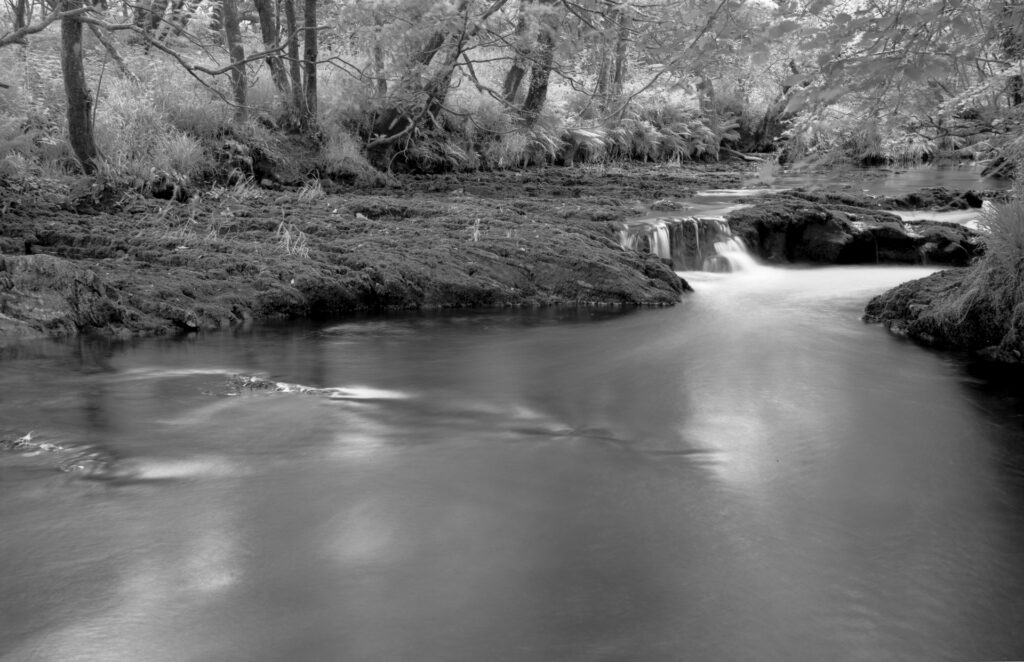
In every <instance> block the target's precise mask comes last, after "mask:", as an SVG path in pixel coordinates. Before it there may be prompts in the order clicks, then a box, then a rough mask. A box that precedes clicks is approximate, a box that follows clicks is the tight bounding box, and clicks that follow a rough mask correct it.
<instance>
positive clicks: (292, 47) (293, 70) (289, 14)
mask: <svg viewBox="0 0 1024 662" xmlns="http://www.w3.org/2000/svg"><path fill="white" fill-rule="evenodd" d="M283 4H284V24H285V27H286V29H287V30H288V77H289V78H290V79H291V83H290V87H291V91H292V99H291V109H292V112H291V114H292V116H293V118H292V119H293V121H294V122H295V123H297V124H299V123H301V120H300V118H301V117H302V106H303V94H302V61H301V60H300V59H299V19H298V17H297V16H296V13H295V0H283Z"/></svg>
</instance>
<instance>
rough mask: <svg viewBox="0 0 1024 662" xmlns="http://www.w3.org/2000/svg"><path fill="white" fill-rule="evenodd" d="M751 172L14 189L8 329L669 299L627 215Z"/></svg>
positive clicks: (128, 328)
mask: <svg viewBox="0 0 1024 662" xmlns="http://www.w3.org/2000/svg"><path fill="white" fill-rule="evenodd" d="M736 179H737V175H736V174H735V173H730V172H729V171H728V170H726V169H724V168H718V167H717V166H709V167H693V168H687V169H682V168H669V167H666V168H657V169H651V168H645V169H642V170H641V169H635V170H625V169H619V168H584V169H567V168H550V169H544V170H534V171H529V172H525V173H523V172H503V173H487V174H482V175H462V176H458V177H455V176H453V177H448V178H446V177H429V178H422V179H417V178H412V177H409V178H406V179H403V180H398V181H395V182H393V185H392V186H390V187H387V188H384V189H363V190H354V189H353V190H337V191H332V192H330V193H325V192H324V191H323V190H322V189H319V188H312V187H307V188H305V189H302V190H293V191H271V190H265V189H259V188H255V187H252V186H239V187H234V188H230V187H229V188H215V189H211V190H208V191H205V192H202V193H200V194H199V195H195V196H193V197H192V198H191V199H190V200H189V201H188V202H185V203H179V202H175V201H162V200H153V199H145V198H139V197H130V198H126V199H123V200H120V201H114V202H113V203H111V202H109V201H108V202H107V203H106V204H103V205H100V206H99V207H98V208H97V207H95V206H94V205H93V204H91V202H89V201H88V200H84V202H83V200H82V199H79V200H77V201H70V202H69V201H68V200H64V201H62V202H60V204H56V203H55V204H52V205H46V204H38V203H37V204H18V203H17V202H15V203H14V204H8V205H7V206H6V209H5V211H4V213H3V215H2V216H0V253H2V255H0V338H7V339H10V338H20V337H33V336H61V335H71V334H76V333H83V332H84V333H102V334H112V335H120V336H130V335H145V334H154V333H169V332H178V331H188V330H195V329H218V328H226V327H230V326H232V325H235V324H239V323H243V322H246V321H251V320H261V319H271V318H297V317H311V316H329V315H335V314H341V313H346V312H353V311H366V310H388V309H414V308H443V307H501V306H541V305H559V304H570V305H628V306H633V305H671V304H674V303H675V302H677V301H678V300H679V297H680V295H681V294H682V292H683V291H684V289H685V287H686V286H685V283H684V282H683V281H682V280H681V279H680V278H679V277H678V276H677V275H676V274H675V273H674V272H673V271H672V270H671V269H670V268H669V267H667V266H666V265H664V264H663V263H662V262H661V261H660V260H658V259H657V258H656V257H654V256H651V255H646V254H639V253H636V252H633V251H625V250H623V249H621V248H620V247H619V245H618V242H617V241H616V234H615V233H616V229H617V223H618V222H619V221H621V220H622V219H624V218H626V217H627V216H629V215H631V214H634V213H637V212H638V211H640V210H642V209H643V208H644V206H645V205H647V204H650V203H651V202H653V201H655V200H658V199H665V198H669V199H683V198H686V197H687V196H689V195H691V194H692V191H693V190H694V189H695V188H698V187H707V186H714V185H727V184H735V183H736Z"/></svg>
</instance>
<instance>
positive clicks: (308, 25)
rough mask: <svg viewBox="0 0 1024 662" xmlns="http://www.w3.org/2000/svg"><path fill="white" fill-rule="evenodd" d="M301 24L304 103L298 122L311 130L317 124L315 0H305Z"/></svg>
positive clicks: (304, 129) (308, 130)
mask: <svg viewBox="0 0 1024 662" xmlns="http://www.w3.org/2000/svg"><path fill="white" fill-rule="evenodd" d="M302 25H303V40H302V42H303V55H302V66H303V69H302V73H303V78H302V92H303V102H304V103H303V108H302V115H301V121H300V123H301V126H302V130H303V131H306V132H313V131H315V130H316V125H317V89H316V87H317V85H316V83H317V80H316V65H317V57H318V55H319V53H318V49H317V35H316V31H317V26H316V0H306V2H305V6H304V12H303V24H302Z"/></svg>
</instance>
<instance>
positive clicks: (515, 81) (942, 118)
mask: <svg viewBox="0 0 1024 662" xmlns="http://www.w3.org/2000/svg"><path fill="white" fill-rule="evenodd" d="M0 25H2V27H0V60H2V61H3V64H4V65H5V66H4V68H3V71H4V72H5V73H3V74H0V85H3V87H2V88H0V159H6V162H7V165H6V166H4V168H6V170H12V169H17V168H18V167H20V168H24V167H27V166H26V164H25V163H22V161H18V159H22V160H25V159H27V160H28V161H31V160H33V159H35V160H37V161H38V160H45V159H50V160H51V161H52V160H53V159H54V153H59V152H60V148H59V147H60V145H67V146H68V147H69V148H70V151H71V153H70V154H65V157H64V162H65V164H67V167H71V166H72V165H77V167H79V168H82V169H83V170H85V171H86V172H94V171H100V172H105V173H107V174H108V175H110V176H114V175H118V176H123V177H129V178H131V179H133V181H134V180H139V179H141V180H143V181H144V182H145V185H152V180H153V179H154V178H157V179H160V178H164V179H167V178H171V179H174V178H188V177H195V176H202V172H201V171H202V169H203V168H202V166H201V165H200V164H199V163H198V161H200V160H201V159H200V155H201V154H203V153H209V152H210V150H211V149H212V150H214V151H217V150H219V151H220V152H225V154H221V157H222V160H224V161H225V162H228V163H233V162H232V159H235V160H236V161H238V163H237V164H236V165H238V164H241V166H244V167H241V168H240V169H241V170H243V171H245V170H246V169H247V170H248V175H250V176H258V175H259V173H258V172H256V170H258V168H256V167H255V166H254V164H255V163H257V162H258V161H259V159H260V158H263V157H267V158H272V157H273V154H274V140H273V138H272V136H273V135H275V134H290V135H293V136H297V137H301V138H303V139H305V140H308V141H311V142H313V143H315V144H317V145H319V146H320V148H321V153H322V154H323V155H324V157H323V159H322V161H321V162H320V163H318V164H316V166H315V168H314V170H315V171H316V172H315V174H316V175H318V176H332V175H333V174H339V173H341V174H344V172H345V171H349V173H350V174H351V171H353V170H355V171H358V170H359V169H360V168H364V169H365V168H368V167H369V164H368V162H367V161H366V159H367V158H368V159H370V161H372V163H373V164H374V165H375V166H376V167H378V168H390V167H414V168H421V169H445V168H474V167H514V166H521V165H526V164H530V163H537V162H544V161H560V162H568V163H573V162H577V161H587V160H590V161H598V160H607V159H615V158H628V159H640V160H669V159H676V160H686V159H707V158H719V157H720V156H721V155H722V153H723V151H730V150H733V151H736V150H740V151H751V150H755V151H760V152H765V151H779V152H781V153H783V154H784V155H785V157H786V158H790V159H798V158H818V159H836V158H852V159H858V160H861V161H886V160H888V161H900V160H903V161H916V160H922V159H928V158H933V157H936V156H939V155H942V154H949V155H955V156H959V157H964V158H972V159H1001V158H1004V157H1006V156H1007V155H1009V156H1014V155H1019V154H1020V153H1021V152H1024V145H1022V144H1021V140H1022V139H1021V137H1020V136H1021V134H1022V131H1021V128H1022V108H1024V103H1022V101H1024V83H1022V80H1024V78H1022V75H1024V0H839V1H836V0H777V1H775V2H770V1H769V0H681V1H668V0H443V1H439V2H423V1H422V0H303V2H301V3H298V2H296V0H278V1H277V2H270V0H140V2H139V3H138V4H135V3H132V2H127V1H122V2H114V0H107V1H106V2H100V3H98V4H83V3H82V2H81V1H80V0H61V1H60V2H56V1H55V0H5V5H4V6H3V9H2V11H0ZM83 28H85V29H84V30H83ZM57 62H60V63H61V64H60V67H59V69H60V73H59V74H58V72H57V69H56V68H55V66H54V65H55V63H57ZM57 109H63V110H57ZM55 111H57V112H56V113H55ZM200 111H201V112H200ZM57 113H59V114H60V115H62V116H63V120H62V121H58V116H57ZM117 127H120V130H118V129H117ZM126 127H130V130H126ZM26 136H28V138H26ZM243 136H245V140H242V137H243ZM133 140H139V141H142V144H130V143H131V142H132V141H133ZM232 141H234V143H235V144H240V143H244V145H245V148H244V149H243V150H241V151H242V152H243V153H242V154H241V155H238V154H231V153H230V152H231V149H232V147H231V143H232ZM155 145H159V146H161V147H154V146H155ZM170 145H173V148H170V147H169V146H170ZM225 145H228V146H227V147H225ZM154 149H159V150H160V152H161V153H160V154H155V153H154V151H153V150H154ZM220 152H218V153H220ZM169 154H170V156H168V155H169ZM12 158H14V161H12V160H11V159H12ZM147 159H149V161H151V164H150V165H146V164H145V162H146V160H147ZM58 160H59V159H58ZM15 162H16V165H11V163H15ZM147 170H149V171H150V172H149V174H148V175H147V174H146V171H147ZM2 172H3V170H0V173H2Z"/></svg>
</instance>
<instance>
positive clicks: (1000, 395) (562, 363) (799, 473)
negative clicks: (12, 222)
mask: <svg viewBox="0 0 1024 662" xmlns="http://www.w3.org/2000/svg"><path fill="white" fill-rule="evenodd" d="M915 172H916V171H915ZM933 174H934V173H933ZM954 175H955V178H957V180H958V182H957V183H961V182H959V179H962V178H963V177H965V176H967V175H964V174H963V173H954ZM975 177H976V175H975ZM926 179H927V177H926ZM890 180H893V181H896V183H897V184H899V182H901V181H902V182H904V183H906V181H911V182H912V184H913V186H918V185H920V184H919V183H918V181H917V179H916V175H915V176H914V177H911V178H910V179H909V180H900V179H899V177H898V176H893V177H888V178H884V179H878V178H875V179H874V180H873V181H874V182H875V183H876V184H877V185H879V186H881V187H882V188H883V189H886V190H888V189H892V188H893V185H892V184H884V185H883V184H879V182H889V181H890ZM930 181H932V182H933V183H934V178H933V179H932V180H930ZM795 183H796V182H791V184H794V185H795ZM895 188H896V189H899V186H898V185H897V186H895ZM894 192H899V191H898V190H897V191H894ZM740 193H741V192H735V191H733V192H728V191H723V192H718V193H713V192H712V193H706V194H704V195H702V196H697V197H696V198H695V199H694V200H693V201H692V202H693V205H694V206H695V208H697V209H699V210H700V211H701V213H712V212H714V213H720V212H721V210H722V209H723V208H727V207H728V206H729V205H732V204H736V203H737V202H740V203H741V202H742V201H743V199H742V198H743V196H742V195H740ZM741 266H744V267H746V269H747V270H746V271H741V272H737V273H731V274H710V273H688V274H685V275H686V277H687V278H688V279H689V280H690V282H691V283H692V284H693V286H694V288H695V290H696V292H695V293H694V294H691V295H687V296H686V297H684V299H683V301H682V303H681V304H680V305H678V306H676V307H674V308H669V309H645V310H615V309H579V310H576V309H560V308H556V309H547V310H516V311H478V312H464V313H432V314H426V313H424V314H401V315H390V316H368V317H354V318H349V319H346V320H342V321H337V322H331V323H327V322H324V323H315V324H314V323H303V324H289V325H281V326H262V327H257V328H251V329H239V330H236V331H235V332H233V333H220V334H208V335H193V336H189V337H185V338H179V339H149V340H142V341H134V342H125V343H112V342H104V341H100V340H95V339H78V340H74V341H70V342H35V343H24V344H21V345H13V346H8V347H6V348H4V349H2V350H0V439H6V440H7V444H6V445H7V446H8V447H13V448H8V449H7V450H0V526H2V529H0V531H2V533H0V660H2V661H3V662H23V661H29V662H140V661H145V662H164V661H166V662H207V661H209V662H263V661H266V662H276V661H281V660H296V661H320V660H346V661H357V662H362V661H378V660H379V661H386V662H390V661H405V660H415V661H417V662H431V661H442V660H443V661H448V660H488V661H504V660H508V661H519V660H524V661H533V660H559V661H561V660H568V661H573V660H579V661H591V660H637V661H647V660H650V661H660V660H698V661H702V660H716V661H718V660H747V659H757V660H769V661H774V660H779V661H787V662H788V661H792V660H823V659H831V660H843V661H845V660H865V661H867V660H871V661H876V660H929V661H931V660H965V659H976V660H998V659H1020V658H1022V657H1024V630H1022V629H1021V627H1020V623H1021V622H1022V620H1024V564H1022V563H1021V550H1024V391H1022V390H1021V387H1020V386H1019V384H1017V383H1016V382H1014V381H1012V380H1011V381H1004V380H1002V379H1000V378H999V376H998V375H994V374H991V373H988V372H984V371H982V370H980V369H979V367H978V366H976V365H974V364H972V363H970V362H969V361H968V360H967V359H966V358H965V357H960V356H957V355H951V354H942V353H938V352H935V351H931V350H927V349H924V348H921V347H919V346H916V345H914V344H912V343H909V342H907V341H904V340H901V339H899V338H896V337H893V336H891V335H889V334H888V333H886V332H885V331H884V330H883V329H881V328H879V327H875V326H869V325H865V324H863V323H862V322H861V321H860V314H861V311H862V310H863V306H864V304H865V302H866V301H867V300H868V299H869V298H870V297H871V296H873V295H874V294H877V293H879V292H881V291H883V290H885V289H887V288H889V287H891V286H893V285H895V284H897V283H899V282H902V281H905V280H908V279H911V278H917V277H921V276H923V275H926V274H927V273H930V271H931V270H930V269H929V268H925V267H890V268H884V267H843V268H840V267H828V268H814V269H809V268H808V269H799V268H768V267H757V266H755V265H752V264H751V261H750V260H749V258H748V259H746V260H744V261H742V265H741ZM237 375H242V376H245V377H243V378H239V377H237ZM250 377H258V378H261V380H253V379H250ZM15 440H17V441H15Z"/></svg>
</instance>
